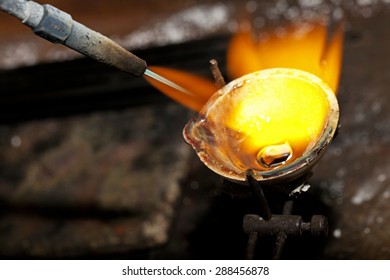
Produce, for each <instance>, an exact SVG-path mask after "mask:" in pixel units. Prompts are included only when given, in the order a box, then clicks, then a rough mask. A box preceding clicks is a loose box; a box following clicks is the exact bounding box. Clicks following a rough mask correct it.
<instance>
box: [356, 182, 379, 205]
mask: <svg viewBox="0 0 390 280" xmlns="http://www.w3.org/2000/svg"><path fill="white" fill-rule="evenodd" d="M380 188H381V185H380V184H374V183H372V182H366V183H364V184H362V185H361V187H360V188H359V189H358V190H357V191H356V193H355V195H354V196H353V197H352V199H351V202H352V204H355V205H360V204H362V203H363V202H366V201H369V200H371V199H372V198H373V197H374V196H375V194H376V193H377V192H378V191H379V190H380Z"/></svg>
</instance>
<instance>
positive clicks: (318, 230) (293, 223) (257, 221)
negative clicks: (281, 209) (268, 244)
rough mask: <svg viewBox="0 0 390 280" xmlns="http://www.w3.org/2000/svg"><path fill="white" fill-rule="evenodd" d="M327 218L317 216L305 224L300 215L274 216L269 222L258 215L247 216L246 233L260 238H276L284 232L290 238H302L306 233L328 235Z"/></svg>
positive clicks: (244, 224) (245, 220) (319, 235)
mask: <svg viewBox="0 0 390 280" xmlns="http://www.w3.org/2000/svg"><path fill="white" fill-rule="evenodd" d="M327 224H328V222H327V218H326V217H325V216H321V215H315V216H313V217H312V219H311V220H310V222H308V223H307V222H304V221H303V220H302V217H301V216H299V215H272V218H271V219H269V220H264V219H263V218H261V217H260V216H258V215H253V214H249V215H245V217H244V222H243V226H244V231H245V232H246V233H248V234H249V233H251V232H257V233H258V234H259V236H270V235H273V236H276V235H277V234H278V233H279V232H281V231H283V232H285V233H286V234H287V235H288V236H302V235H303V234H304V232H308V233H310V234H311V235H312V236H315V237H322V236H323V237H325V236H326V235H327Z"/></svg>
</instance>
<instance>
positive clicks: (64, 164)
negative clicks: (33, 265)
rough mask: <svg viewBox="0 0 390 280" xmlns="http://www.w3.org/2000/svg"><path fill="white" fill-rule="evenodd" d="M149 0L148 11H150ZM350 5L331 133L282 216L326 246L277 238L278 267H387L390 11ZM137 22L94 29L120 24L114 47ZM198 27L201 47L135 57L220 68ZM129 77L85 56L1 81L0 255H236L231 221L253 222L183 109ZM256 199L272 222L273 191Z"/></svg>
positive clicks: (241, 251) (252, 205)
mask: <svg viewBox="0 0 390 280" xmlns="http://www.w3.org/2000/svg"><path fill="white" fill-rule="evenodd" d="M70 2H72V1H70ZM70 2H69V3H70ZM147 2H148V3H149V2H150V3H149V5H151V6H150V7H149V8H148V7H147V6H148V5H146V4H145V6H143V7H144V11H145V13H147V12H148V11H150V10H148V9H152V8H151V7H153V9H152V10H153V11H154V12H153V13H155V9H154V8H156V6H153V5H155V3H154V1H147ZM152 2H153V3H154V4H153V3H152ZM249 2H251V1H249ZM281 2H282V1H275V5H277V4H278V3H281ZM303 2H305V1H302V3H303ZM183 3H184V4H177V5H173V6H172V10H169V11H168V10H167V11H162V13H161V15H160V16H161V17H166V18H170V19H176V20H178V19H177V18H175V17H173V16H172V17H171V14H172V15H175V13H179V12H180V11H181V9H185V8H188V7H192V6H196V4H194V3H192V2H183ZM356 3H357V2H356ZM356 3H355V2H354V1H345V2H344V5H345V6H344V8H345V13H346V19H347V25H346V33H345V46H344V62H343V70H342V77H341V81H340V87H339V91H338V100H339V104H340V111H341V118H340V124H341V126H340V129H339V133H338V136H337V137H336V139H335V140H334V142H332V144H331V146H330V148H329V150H328V151H327V152H326V154H325V156H324V157H323V158H322V159H321V161H320V162H319V163H318V165H317V166H316V167H315V169H314V170H313V176H312V177H311V178H310V179H309V181H308V182H309V183H310V184H311V188H310V189H309V191H308V192H307V193H304V194H302V195H301V196H300V197H299V198H298V199H297V201H296V202H295V204H294V209H293V214H299V215H302V216H303V218H304V219H305V220H309V219H310V217H311V216H312V215H314V214H323V215H326V216H327V217H328V218H329V222H330V233H329V237H328V238H327V239H326V240H317V239H314V238H311V237H310V236H305V238H303V239H288V241H287V244H286V247H285V250H284V251H283V254H282V257H283V258H288V259H389V258H390V238H389V233H390V228H389V224H390V223H389V219H390V216H389V213H390V211H389V199H390V183H389V182H390V181H389V180H390V177H389V176H390V149H389V142H390V131H389V129H390V126H389V124H388V122H389V120H390V113H389V110H387V108H388V107H389V106H390V104H389V103H390V97H389V90H390V67H389V63H390V58H389V56H390V36H389V33H388V30H387V29H388V28H387V27H388V26H389V25H390V7H389V6H388V4H386V3H385V1H383V2H382V1H377V2H376V3H374V2H372V3H371V2H370V1H368V2H367V4H365V5H363V4H362V3H361V4H359V5H358V4H356ZM54 4H55V3H54ZM69 5H70V4H69ZM156 5H157V4H156ZM182 5H184V6H185V7H184V6H182ZM251 5H253V3H252V4H251ZM74 9H75V10H76V8H74ZM102 9H103V8H102ZM175 9H176V10H175ZM247 9H250V5H247ZM114 10H115V9H114ZM178 11H179V12H178ZM151 13H152V12H151ZM124 14H126V13H124ZM1 16H2V17H1V19H3V18H6V16H5V15H1ZM80 17H82V15H81V14H80ZM107 18H109V16H108V13H107ZM124 18H125V17H124ZM137 18H138V17H137ZM86 19H87V18H86ZM93 19H94V15H90V18H89V20H90V22H91V24H93V22H94V20H93ZM139 21H140V19H138V21H137V20H136V21H135V22H134V23H133V24H134V25H130V24H129V29H126V28H123V25H122V24H121V23H118V22H117V21H113V22H114V23H112V25H111V26H108V27H105V28H107V29H104V28H101V29H100V28H99V30H100V31H102V32H104V31H106V30H107V32H110V31H109V30H115V28H114V27H115V25H118V26H121V28H120V33H121V34H122V36H125V35H126V34H128V33H130V32H132V31H133V30H135V29H136V28H135V27H134V26H135V25H137V22H139ZM10 22H11V21H10ZM107 22H109V20H108V19H107ZM12 24H15V25H17V24H18V22H17V21H13V22H12ZM99 24H101V25H98V24H97V25H96V26H97V27H102V26H103V27H104V24H102V23H101V22H100V23H99ZM10 26H11V23H10ZM90 26H91V27H93V26H92V25H90ZM130 26H131V27H130ZM15 28H16V27H15ZM204 28H205V30H206V32H205V33H206V34H207V33H208V35H207V36H205V37H202V36H199V38H197V36H198V35H197V34H198V33H197V32H195V31H194V33H193V34H195V35H194V38H191V39H189V37H185V38H184V41H185V43H183V44H182V43H177V44H176V45H174V46H172V45H171V44H168V45H167V46H165V47H155V48H151V49H149V50H150V53H148V50H142V51H143V52H141V53H142V54H143V55H145V56H148V61H149V60H150V61H152V62H153V63H155V64H163V65H168V66H178V67H180V66H181V67H182V68H184V69H187V70H191V69H192V70H194V72H197V73H202V74H204V73H207V71H208V65H207V63H208V60H209V59H210V58H212V57H217V58H218V60H219V62H220V64H221V65H222V68H223V70H224V67H223V65H224V61H223V59H224V56H223V53H224V49H225V48H226V46H227V42H228V41H227V40H228V36H227V35H223V36H221V34H220V33H221V32H219V31H215V30H214V29H213V30H208V29H207V27H204ZM158 30H160V31H161V29H158ZM118 32H119V31H118ZM222 33H223V32H222ZM4 34H5V33H4ZM8 34H9V33H8ZM26 36H28V35H26ZM193 39H202V40H204V41H198V40H197V41H193ZM10 40H11V39H10ZM33 40H35V39H33ZM11 41H12V40H11ZM8 42H10V41H8ZM199 42H201V43H199ZM161 44H163V43H161ZM129 45H131V44H129ZM202 45H204V48H201V46H202ZM156 54H158V55H156ZM70 58H71V57H70ZM70 58H69V57H68V58H67V59H70ZM175 58H176V60H175ZM7 61H9V60H7ZM42 61H47V60H46V59H42ZM3 63H4V64H3V65H5V62H4V61H3ZM16 63H19V62H18V61H15V64H16ZM11 64H12V63H11ZM203 65H204V66H203ZM2 68H3V69H4V68H7V67H2ZM56 71H59V72H58V73H61V76H56V75H55V74H53V73H56ZM33 73H39V74H37V75H35V76H34V75H33ZM72 73H73V76H72ZM63 77H66V79H65V80H64V78H63ZM97 77H98V79H97ZM45 79H48V81H49V82H50V83H49V84H50V86H48V84H47V83H46V84H45V85H44V86H41V85H42V83H43V82H44V80H45ZM132 79H134V78H129V79H127V77H125V76H124V75H123V74H122V73H117V72H115V71H114V70H112V69H110V70H107V71H105V69H104V66H98V65H97V64H94V63H91V62H90V61H89V60H87V59H84V60H83V59H81V60H77V61H69V62H61V61H59V62H57V63H55V64H43V65H41V64H40V62H39V60H38V61H35V62H34V63H33V64H32V66H31V67H30V68H18V69H15V70H3V72H1V73H0V81H1V82H0V86H1V87H2V91H1V94H2V100H1V101H0V105H1V106H2V108H3V109H2V111H1V112H0V116H2V121H1V122H2V124H1V126H0V151H1V152H0V158H1V160H0V201H1V208H0V215H1V217H0V254H1V257H2V258H121V259H132V258H146V259H242V258H244V256H245V247H246V242H247V235H246V234H244V233H243V230H242V218H243V216H244V215H245V214H248V213H256V211H258V208H257V205H256V200H255V199H254V198H253V197H248V196H246V195H245V193H241V194H240V193H237V192H235V193H234V195H233V194H232V191H231V190H230V191H228V189H226V187H224V186H223V184H222V181H221V178H219V177H218V176H217V175H215V174H214V173H212V172H211V171H209V170H208V169H207V168H206V167H205V166H204V165H203V164H202V163H200V161H199V159H198V158H197V157H196V155H195V152H193V151H192V150H191V149H190V147H189V146H187V145H186V144H185V143H184V140H182V136H181V130H182V127H183V126H184V124H185V123H186V122H187V120H188V119H189V118H190V117H191V115H192V113H191V112H189V111H188V110H187V109H184V108H182V107H180V106H179V105H176V104H174V103H173V102H171V101H168V100H167V99H166V98H165V97H163V96H162V95H160V94H159V93H157V92H156V91H154V90H151V89H150V88H149V87H148V85H147V84H146V83H145V82H144V81H143V80H132ZM27 81H28V82H27ZM33 81H34V82H35V83H34V82H33ZM94 84H95V86H94ZM96 84H97V85H98V86H96ZM56 85H58V86H57V87H56ZM5 89H7V90H6V91H5ZM29 90H31V92H32V93H33V94H34V97H31V96H30V95H29V94H28V91H29ZM126 92H129V95H133V96H132V97H131V98H129V97H127V95H126ZM14 93H17V94H18V97H21V98H20V99H18V98H15V95H14ZM110 94H112V96H111V97H110ZM52 96H55V97H52ZM105 96H107V97H106V98H105ZM134 96H137V98H136V99H134V98H133V97H134ZM18 105H20V106H18ZM29 105H30V106H29ZM18 110H20V111H18ZM265 192H266V195H267V197H268V198H269V201H270V204H271V208H272V210H273V212H274V213H280V212H281V205H282V200H283V198H284V194H280V193H278V192H275V191H274V190H270V189H265ZM271 244H272V239H270V238H265V239H261V240H260V241H259V244H258V250H257V252H256V257H257V258H270V256H271V252H272V245H271Z"/></svg>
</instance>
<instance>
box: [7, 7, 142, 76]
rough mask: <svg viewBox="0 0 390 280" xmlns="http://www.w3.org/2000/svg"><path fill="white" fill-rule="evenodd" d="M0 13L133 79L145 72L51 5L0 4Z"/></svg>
mask: <svg viewBox="0 0 390 280" xmlns="http://www.w3.org/2000/svg"><path fill="white" fill-rule="evenodd" d="M0 10H3V11H5V12H7V13H9V14H11V15H13V16H15V17H17V18H18V19H20V20H21V21H22V23H23V24H25V25H27V26H29V27H30V28H31V29H32V30H33V32H34V33H35V34H37V35H39V36H41V37H43V38H44V39H46V40H49V41H51V42H53V43H57V44H63V45H65V46H67V47H69V48H71V49H73V50H75V51H77V52H80V53H82V54H84V55H86V56H88V57H90V58H93V59H96V60H98V61H100V62H102V63H105V64H108V65H110V66H114V67H116V68H119V69H120V70H122V71H125V72H127V73H130V74H132V75H134V76H142V75H143V74H144V73H145V71H146V68H147V65H146V62H145V61H144V60H142V59H141V58H139V57H137V56H135V55H134V54H132V53H131V52H129V51H128V50H126V49H124V48H123V47H121V46H119V45H118V44H117V43H115V42H114V41H112V40H111V39H109V38H107V37H106V36H104V35H102V34H100V33H98V32H96V31H93V30H91V29H90V28H88V27H86V26H84V25H82V24H80V23H78V22H77V21H74V20H73V19H72V17H71V16H70V15H69V14H67V13H65V12H63V11H61V10H59V9H57V8H55V7H53V6H51V5H48V4H45V5H40V4H38V3H36V2H34V1H28V0H27V1H26V0H0Z"/></svg>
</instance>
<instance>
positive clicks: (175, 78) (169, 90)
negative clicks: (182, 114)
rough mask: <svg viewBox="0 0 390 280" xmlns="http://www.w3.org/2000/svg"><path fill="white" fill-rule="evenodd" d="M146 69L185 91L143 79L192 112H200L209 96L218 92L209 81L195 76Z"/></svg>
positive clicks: (150, 67) (174, 71)
mask: <svg viewBox="0 0 390 280" xmlns="http://www.w3.org/2000/svg"><path fill="white" fill-rule="evenodd" d="M148 68H149V70H151V71H152V72H154V73H156V74H158V75H160V76H162V77H164V78H166V79H168V80H170V81H172V82H173V83H175V84H176V85H178V86H180V87H182V88H183V89H184V90H185V91H180V90H178V89H175V88H173V87H170V86H168V85H166V84H164V83H162V82H160V81H158V80H156V79H153V78H150V77H148V76H145V79H146V80H147V81H148V82H149V83H150V84H151V85H153V86H154V87H155V88H157V89H159V90H160V91H161V92H163V93H164V94H165V95H167V96H169V97H170V98H172V99H174V100H175V101H177V102H178V103H180V104H182V105H184V106H186V107H188V108H190V109H192V110H194V111H200V109H202V107H203V105H204V104H205V103H206V102H207V100H208V99H209V98H210V96H211V95H212V94H213V93H214V92H216V91H217V90H218V88H217V86H216V85H215V84H214V83H213V82H212V81H211V80H208V79H206V78H203V77H200V76H197V75H193V74H190V73H187V72H184V71H179V70H175V69H170V68H166V67H158V66H149V67H148Z"/></svg>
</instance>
